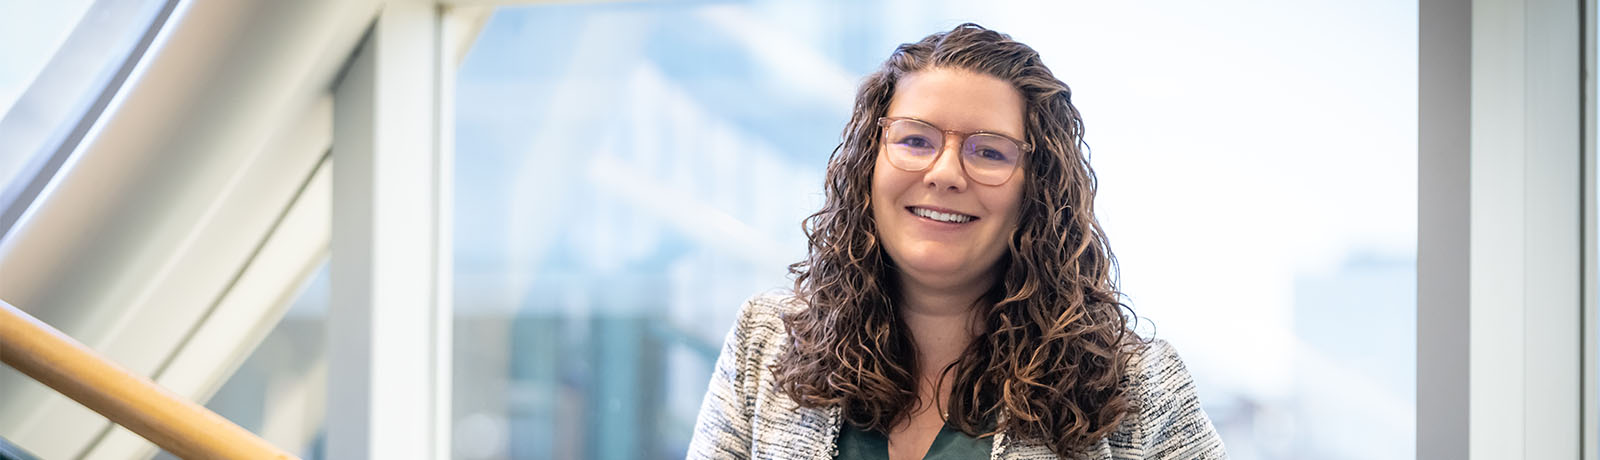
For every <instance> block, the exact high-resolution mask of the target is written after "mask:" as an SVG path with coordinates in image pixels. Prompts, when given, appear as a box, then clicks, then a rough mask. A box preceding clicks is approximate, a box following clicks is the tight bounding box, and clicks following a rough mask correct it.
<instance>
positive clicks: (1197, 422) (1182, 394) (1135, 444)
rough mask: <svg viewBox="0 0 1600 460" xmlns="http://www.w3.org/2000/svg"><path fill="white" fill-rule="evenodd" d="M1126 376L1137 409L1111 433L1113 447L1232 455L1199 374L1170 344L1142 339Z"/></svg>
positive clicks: (1156, 453)
mask: <svg viewBox="0 0 1600 460" xmlns="http://www.w3.org/2000/svg"><path fill="white" fill-rule="evenodd" d="M1123 377H1124V380H1125V382H1126V383H1128V384H1129V388H1128V396H1129V397H1130V398H1132V399H1133V403H1134V405H1135V406H1136V407H1135V409H1134V410H1135V415H1134V416H1133V417H1130V418H1129V419H1127V420H1125V421H1124V425H1123V427H1122V429H1121V430H1118V431H1117V432H1115V433H1113V434H1112V436H1111V438H1112V439H1110V441H1111V447H1112V448H1113V449H1114V450H1120V449H1136V450H1137V451H1138V452H1139V453H1140V455H1141V456H1148V457H1151V458H1197V459H1218V458H1227V454H1226V452H1225V451H1224V449H1223V447H1222V441H1221V439H1220V438H1219V437H1218V436H1217V434H1216V428H1215V427H1214V426H1212V424H1211V420H1210V417H1208V416H1207V415H1206V413H1205V410H1204V409H1203V408H1202V407H1201V404H1200V395H1199V391H1198V390H1197V389H1196V387H1195V383H1194V377H1193V376H1192V375H1190V374H1189V369H1188V366H1186V365H1185V364H1184V362H1183V358H1181V357H1180V356H1178V350H1177V348H1176V347H1174V346H1173V345H1172V344H1171V343H1169V342H1167V341H1165V340H1161V339H1149V340H1145V341H1141V343H1140V344H1139V345H1137V350H1136V351H1135V352H1134V354H1133V356H1132V357H1130V359H1129V363H1128V367H1127V371H1126V372H1125V374H1124V376H1123Z"/></svg>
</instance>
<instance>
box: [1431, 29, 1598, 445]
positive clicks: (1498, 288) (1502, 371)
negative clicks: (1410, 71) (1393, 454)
mask: <svg viewBox="0 0 1600 460" xmlns="http://www.w3.org/2000/svg"><path fill="white" fill-rule="evenodd" d="M1579 5H1580V3H1579V1H1577V0H1477V1H1460V0H1458V1H1450V0H1422V1H1421V11H1420V13H1421V15H1420V16H1421V28H1420V32H1421V34H1420V35H1421V36H1420V38H1421V43H1420V45H1421V46H1420V55H1421V67H1420V69H1419V70H1420V77H1421V82H1420V83H1421V87H1420V93H1419V94H1420V97H1421V101H1420V105H1419V107H1420V109H1421V114H1420V116H1421V118H1420V120H1419V122H1420V123H1419V126H1420V132H1419V143H1420V145H1419V148H1420V151H1419V154H1420V155H1419V161H1420V165H1419V166H1420V167H1419V174H1420V177H1419V193H1418V217H1419V226H1418V239H1419V244H1418V261H1417V268H1418V286H1417V288H1418V291H1417V295H1418V299H1417V315H1418V317H1417V319H1418V331H1417V341H1418V342H1417V353H1418V356H1417V365H1418V368H1417V441H1418V442H1417V458H1420V459H1434V458H1441V459H1442V458H1450V459H1458V458H1460V459H1474V460H1478V459H1484V460H1487V459H1496V460H1499V459H1546V458H1572V459H1576V458H1580V455H1581V453H1580V450H1581V445H1582V435H1581V432H1580V429H1581V428H1580V427H1581V426H1582V416H1581V410H1580V408H1581V407H1582V402H1583V397H1582V395H1583V381H1582V377H1581V373H1580V370H1581V369H1582V368H1583V353H1582V342H1583V340H1582V336H1583V328H1582V324H1583V323H1582V311H1583V287H1582V285H1583V276H1584V275H1583V272H1584V270H1583V260H1582V258H1581V257H1580V254H1582V250H1583V248H1584V244H1583V241H1584V236H1583V226H1582V220H1581V217H1582V216H1583V203H1584V201H1583V200H1582V197H1583V168H1582V165H1583V161H1582V158H1583V147H1582V139H1583V137H1582V136H1583V130H1582V126H1581V121H1582V118H1581V113H1582V108H1581V105H1580V99H1581V94H1582V93H1581V91H1580V89H1581V87H1582V82H1581V81H1580V80H1579V78H1580V75H1581V74H1580V72H1579V69H1580V65H1581V59H1580V52H1579V49H1580V48H1579V45H1580V43H1581V37H1582V35H1581V33H1580V32H1581V22H1580V21H1579V20H1578V18H1579V14H1578V12H1579ZM1587 429H1591V430H1592V429H1594V427H1589V428H1587Z"/></svg>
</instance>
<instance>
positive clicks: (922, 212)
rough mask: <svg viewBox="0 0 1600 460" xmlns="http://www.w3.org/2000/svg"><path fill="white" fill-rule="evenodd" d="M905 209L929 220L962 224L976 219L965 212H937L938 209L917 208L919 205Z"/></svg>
mask: <svg viewBox="0 0 1600 460" xmlns="http://www.w3.org/2000/svg"><path fill="white" fill-rule="evenodd" d="M906 210H907V211H911V213H912V214H916V215H917V216H919V217H925V218H928V219H931V220H935V221H939V222H947V223H952V224H964V223H967V222H971V221H974V220H978V218H977V217H973V216H969V215H966V214H961V213H953V212H939V211H934V210H932V209H926V208H919V207H916V206H911V207H907V208H906Z"/></svg>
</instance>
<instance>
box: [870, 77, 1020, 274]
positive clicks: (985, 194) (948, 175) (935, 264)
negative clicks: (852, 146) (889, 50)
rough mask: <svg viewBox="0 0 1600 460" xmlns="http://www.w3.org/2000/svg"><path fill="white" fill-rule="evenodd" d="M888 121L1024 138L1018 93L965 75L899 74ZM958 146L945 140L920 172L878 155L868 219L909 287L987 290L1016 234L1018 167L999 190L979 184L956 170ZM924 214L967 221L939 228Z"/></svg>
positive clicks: (1001, 83)
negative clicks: (911, 120) (976, 286)
mask: <svg viewBox="0 0 1600 460" xmlns="http://www.w3.org/2000/svg"><path fill="white" fill-rule="evenodd" d="M888 116H890V117H910V118H915V119H918V120H922V121H925V122H928V123H929V124H932V125H933V126H935V127H938V128H939V129H941V130H949V131H960V132H974V131H986V132H992V133H998V134H1004V135H1006V136H1010V137H1011V138H1012V139H1025V138H1026V137H1024V136H1023V126H1024V124H1023V101H1022V95H1021V94H1019V93H1018V92H1017V90H1016V89H1014V88H1012V86H1011V85H1010V84H1009V83H1007V82H1006V81H1004V80H1000V79H998V78H995V77H992V76H989V75H983V74H979V73H975V72H969V71H965V70H953V69H932V70H926V71H921V72H914V73H911V74H908V75H905V76H904V77H903V78H901V79H900V81H899V82H898V84H897V85H896V88H895V93H894V97H893V98H892V99H890V102H889V112H888ZM960 143H961V140H960V139H958V136H957V135H949V134H947V135H945V139H944V148H943V151H942V152H941V153H940V154H939V156H938V159H937V160H935V161H934V163H933V165H931V166H929V167H928V168H927V169H924V170H922V171H918V172H908V171H905V170H902V169H899V168H896V167H894V166H893V165H892V164H890V163H889V160H888V155H886V152H885V150H884V147H883V146H881V145H880V147H879V149H878V154H877V163H876V166H875V167H874V168H873V173H872V216H873V218H874V219H875V221H876V222H877V228H878V238H879V239H880V240H881V241H882V242H883V247H884V250H885V251H887V252H888V254H889V257H890V258H891V259H893V260H894V263H895V265H897V266H898V267H899V268H900V271H901V272H902V274H901V277H902V281H903V282H907V286H908V287H917V286H920V287H925V288H936V289H937V288H959V287H963V286H971V285H972V284H974V283H982V284H983V286H982V287H981V288H982V289H987V287H988V283H989V282H992V280H993V268H994V267H995V265H996V264H998V263H999V261H1000V258H1001V257H1002V256H1004V255H1005V252H1006V246H1007V241H1008V240H1009V239H1010V238H1011V235H1012V233H1013V232H1014V231H1015V230H1016V228H1017V221H1018V217H1017V214H1018V207H1019V206H1018V203H1019V202H1020V201H1021V199H1022V184H1023V182H1024V180H1025V179H1026V177H1024V173H1023V169H1024V168H1022V167H1018V170H1017V171H1015V172H1013V173H1012V175H1011V178H1010V179H1009V180H1007V181H1006V182H1004V183H1002V184H1000V185H983V184H979V183H977V182H974V181H973V180H972V178H971V177H969V176H967V175H966V174H965V173H964V172H963V171H962V167H961V152H960V150H961V145H960ZM880 144H883V142H880ZM1026 161H1027V159H1024V160H1023V162H1026ZM923 210H929V211H937V212H940V213H946V214H957V215H958V216H957V217H958V218H957V219H956V220H962V219H961V218H960V216H967V217H970V218H971V219H967V220H966V221H965V222H945V221H940V220H935V219H933V218H929V217H924V216H922V215H918V214H917V213H918V212H922V211H923ZM907 278H909V279H907Z"/></svg>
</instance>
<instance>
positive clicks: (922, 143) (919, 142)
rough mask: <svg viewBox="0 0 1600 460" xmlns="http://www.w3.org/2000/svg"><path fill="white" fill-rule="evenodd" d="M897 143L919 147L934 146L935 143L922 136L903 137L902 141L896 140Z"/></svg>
mask: <svg viewBox="0 0 1600 460" xmlns="http://www.w3.org/2000/svg"><path fill="white" fill-rule="evenodd" d="M896 144H900V145H904V146H906V147H911V148H918V149H925V148H929V147H933V143H932V142H928V139H927V138H925V137H922V136H906V137H904V138H901V139H900V142H896Z"/></svg>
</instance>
